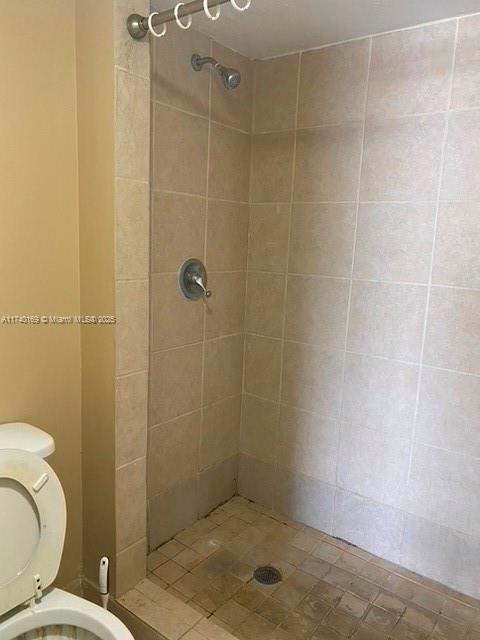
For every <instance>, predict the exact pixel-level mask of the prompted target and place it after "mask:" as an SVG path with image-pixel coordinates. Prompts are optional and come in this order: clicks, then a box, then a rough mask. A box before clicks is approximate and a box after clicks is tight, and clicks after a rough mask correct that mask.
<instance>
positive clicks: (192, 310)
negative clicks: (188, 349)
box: [150, 273, 204, 351]
mask: <svg viewBox="0 0 480 640" xmlns="http://www.w3.org/2000/svg"><path fill="white" fill-rule="evenodd" d="M150 304H151V306H152V309H151V326H150V339H151V344H150V349H151V350H152V351H159V350H160V349H171V348H173V347H181V346H182V345H186V344H192V343H194V342H201V341H202V339H203V315H204V310H203V305H199V304H194V303H192V301H191V300H187V299H186V298H184V297H183V296H182V295H180V293H179V290H178V284H177V274H175V273H167V274H162V273H156V274H152V276H151V278H150Z"/></svg>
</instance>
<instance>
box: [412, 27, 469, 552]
mask: <svg viewBox="0 0 480 640" xmlns="http://www.w3.org/2000/svg"><path fill="white" fill-rule="evenodd" d="M459 24H460V21H459V19H458V18H457V19H456V25H455V40H454V48H453V55H452V60H451V66H450V85H449V93H448V106H450V105H451V103H452V97H453V87H454V77H455V64H456V56H457V48H458V33H459ZM448 133H449V115H448V113H447V114H446V116H445V122H444V131H443V138H442V141H441V160H440V170H439V176H438V185H437V200H436V208H435V220H434V225H433V242H432V251H431V255H430V270H429V278H428V291H427V300H426V304H425V313H424V321H423V332H422V344H421V349H420V369H419V372H418V377H417V390H416V397H415V409H414V415H413V421H412V432H411V442H410V459H409V465H408V473H407V481H406V485H405V491H406V492H408V488H409V486H410V481H411V476H412V467H413V455H414V449H415V446H414V443H415V442H416V432H417V420H418V410H419V406H420V391H421V386H422V379H423V377H422V370H423V365H424V358H425V344H426V339H427V330H428V318H429V314H430V300H431V292H432V281H433V267H434V263H435V249H436V239H437V230H438V214H439V210H440V198H441V194H442V186H443V178H444V173H445V156H446V149H447V142H448ZM402 502H403V501H402ZM403 506H404V505H403V504H402V507H403ZM404 536H405V525H404V528H403V531H402V536H401V540H400V554H401V550H402V548H403V542H404Z"/></svg>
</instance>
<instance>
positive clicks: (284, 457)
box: [147, 15, 480, 597]
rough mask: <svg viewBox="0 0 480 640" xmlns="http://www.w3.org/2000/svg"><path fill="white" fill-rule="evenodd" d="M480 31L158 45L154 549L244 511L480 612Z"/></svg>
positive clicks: (476, 27) (473, 25)
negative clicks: (193, 277) (200, 60)
mask: <svg viewBox="0 0 480 640" xmlns="http://www.w3.org/2000/svg"><path fill="white" fill-rule="evenodd" d="M479 34H480V19H479V16H478V15H477V16H471V17H466V18H461V19H458V20H457V19H453V20H447V21H443V22H439V23H435V24H431V25H427V26H421V27H418V28H412V29H408V30H404V31H398V32H393V33H389V34H385V35H380V36H373V37H371V38H364V39H360V40H357V41H353V42H347V43H342V44H338V45H334V46H329V47H325V48H321V49H317V50H313V51H307V52H301V53H294V54H289V55H286V56H284V57H279V58H275V59H271V60H263V61H249V60H247V59H246V58H244V57H242V56H240V55H239V54H237V53H235V52H233V51H231V50H228V49H226V48H225V47H223V46H222V45H220V44H219V43H217V42H214V41H212V40H210V39H209V38H208V37H207V36H204V35H202V34H200V33H199V32H195V31H193V30H190V31H188V32H178V31H175V30H172V32H171V33H169V34H168V36H167V37H165V38H164V39H161V40H159V41H155V42H154V44H153V49H152V93H151V96H152V179H151V186H152V194H151V252H150V253H151V267H150V316H151V317H150V321H151V326H150V336H151V338H150V372H149V376H150V400H149V429H148V461H147V476H148V480H147V486H148V538H149V547H150V550H153V549H155V548H156V547H158V546H159V545H160V544H162V543H164V542H166V541H168V540H169V539H170V538H172V537H173V536H174V535H175V534H177V533H178V532H179V531H181V530H182V529H183V528H185V527H187V526H189V525H190V524H192V523H193V522H195V521H196V520H197V519H198V518H199V517H202V516H204V515H206V514H207V513H208V512H210V511H211V510H212V509H214V508H215V507H216V506H217V505H219V504H221V503H223V502H225V501H227V500H228V499H229V498H230V497H232V496H233V495H235V494H240V495H241V496H244V497H246V498H248V499H251V500H253V501H254V502H256V503H258V504H260V505H264V506H265V507H269V508H272V509H274V510H275V512H277V513H280V514H283V515H285V517H287V518H289V519H292V520H296V521H299V522H302V523H304V524H307V525H309V526H311V527H314V528H315V529H318V530H321V531H324V532H326V533H328V534H331V535H333V536H336V537H338V538H342V539H344V540H347V541H349V542H351V543H353V544H355V545H358V546H359V547H361V548H363V549H365V550H367V551H369V552H371V553H374V554H376V555H378V556H380V557H382V558H384V559H386V560H390V561H392V562H395V563H398V564H400V565H403V566H405V567H407V568H409V569H411V570H413V571H416V572H417V573H419V574H421V575H424V576H427V577H429V578H432V579H434V580H438V581H439V582H442V583H444V584H447V585H449V586H451V587H454V588H456V589H458V590H460V591H462V592H464V593H468V594H470V595H472V596H476V597H479V596H480V583H479V581H478V574H479V570H480V560H479V558H480V553H479V552H480V507H479V504H480V503H479V501H478V497H477V496H478V488H479V480H478V477H479V473H478V470H479V457H480V455H479V453H480V449H479V447H480V439H479V436H478V434H479V433H480V378H479V375H480V343H479V341H478V335H479V331H480V266H479V259H478V243H479V241H480V223H479V221H480V206H479V204H478V203H479V201H480V186H479V185H480V183H479V181H478V171H479V168H480V62H479V59H478V42H479V38H480V35H479ZM193 53H199V54H201V55H210V54H211V55H214V56H215V57H217V58H218V59H221V60H222V62H224V63H225V64H228V65H231V66H234V67H236V68H238V69H239V70H240V71H241V73H242V77H243V78H242V84H241V85H240V88H239V89H237V90H236V91H233V92H227V91H226V90H225V88H224V87H223V86H222V85H221V83H220V82H219V81H218V78H216V77H215V76H213V75H211V74H210V73H209V72H208V71H207V70H204V71H203V72H201V73H198V74H197V73H195V72H194V71H193V70H192V68H191V66H190V57H191V55H192V54H193ZM392 67H395V69H396V73H395V77H396V78H397V81H396V82H392V74H391V69H392ZM398 78H400V81H398ZM192 257H195V258H199V259H201V260H202V261H203V262H204V263H205V265H206V267H207V270H208V274H209V281H208V285H209V288H210V289H211V290H212V292H213V296H212V298H210V299H209V301H208V302H205V303H204V302H203V301H198V302H191V301H187V300H185V299H183V298H182V297H181V295H180V293H179V292H178V289H177V282H176V273H177V270H178V268H179V267H180V265H181V264H182V262H183V261H184V260H186V259H188V258H192Z"/></svg>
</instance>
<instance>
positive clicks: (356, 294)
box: [348, 281, 427, 362]
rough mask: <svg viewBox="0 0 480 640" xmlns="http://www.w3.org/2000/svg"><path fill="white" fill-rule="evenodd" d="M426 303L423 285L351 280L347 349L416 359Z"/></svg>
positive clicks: (401, 358) (388, 356)
mask: <svg viewBox="0 0 480 640" xmlns="http://www.w3.org/2000/svg"><path fill="white" fill-rule="evenodd" d="M426 304H427V288H426V287H424V286H419V285H404V284H384V283H377V282H359V281H355V282H354V283H353V288H352V299H351V309H350V324H349V331H348V350H349V351H356V352H360V353H364V354H369V355H375V356H384V357H386V358H395V359H397V360H410V361H412V362H418V361H419V359H420V353H421V347H422V335H423V325H424V319H425V307H426Z"/></svg>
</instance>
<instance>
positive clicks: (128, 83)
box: [87, 0, 151, 596]
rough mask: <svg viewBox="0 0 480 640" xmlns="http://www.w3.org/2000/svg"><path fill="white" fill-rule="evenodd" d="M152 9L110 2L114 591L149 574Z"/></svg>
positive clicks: (128, 0)
mask: <svg viewBox="0 0 480 640" xmlns="http://www.w3.org/2000/svg"><path fill="white" fill-rule="evenodd" d="M148 8H149V6H148V2H147V1H146V0H114V2H113V3H112V5H111V14H112V21H113V55H112V69H111V74H112V77H113V78H114V79H115V94H114V96H113V98H114V103H113V108H114V122H113V133H114V139H113V143H114V146H113V149H112V150H111V151H112V152H113V158H112V159H113V162H114V182H113V188H114V250H115V251H114V253H115V256H114V258H115V260H114V263H115V264H114V268H115V271H114V278H115V298H116V299H115V309H113V310H110V311H108V310H107V309H103V310H102V309H98V310H97V311H95V313H99V314H101V313H114V315H115V316H116V319H117V322H116V329H115V361H116V362H115V380H114V383H115V422H114V439H115V445H114V446H115V452H114V455H115V474H114V477H113V478H112V482H113V483H114V491H115V505H114V506H115V509H114V511H115V517H114V519H113V522H110V524H108V523H104V524H102V525H101V527H103V529H104V530H107V529H108V526H110V528H111V529H110V532H111V535H110V538H111V537H112V535H113V536H114V540H115V549H114V551H115V557H114V558H113V557H112V561H114V573H115V584H113V585H112V589H113V592H114V593H115V595H116V596H119V595H121V594H122V593H123V592H124V591H126V590H127V589H130V588H132V587H133V586H134V585H135V584H136V583H137V582H138V581H139V580H141V579H142V578H143V577H144V576H145V574H146V557H145V556H146V535H147V531H146V505H147V500H146V460H145V455H146V450H147V419H148V418H147V407H148V343H149V326H148V315H149V297H148V274H149V234H150V228H149V226H150V225H149V222H150V221H149V214H150V211H149V208H150V207H149V205H150V198H149V186H150V185H149V181H150V132H151V126H150V125H151V123H150V95H151V92H150V45H149V42H148V39H147V40H145V41H143V42H138V41H135V40H133V39H132V38H131V37H130V35H129V34H128V32H127V30H126V29H125V21H126V18H127V16H128V15H129V14H131V13H134V12H137V13H141V14H144V13H145V12H147V13H148ZM107 137H108V136H107ZM106 153H108V149H106ZM102 224H103V222H102ZM99 526H100V525H99ZM106 528H107V529H106ZM107 537H108V536H107ZM87 564H88V562H87ZM89 577H92V576H89Z"/></svg>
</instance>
